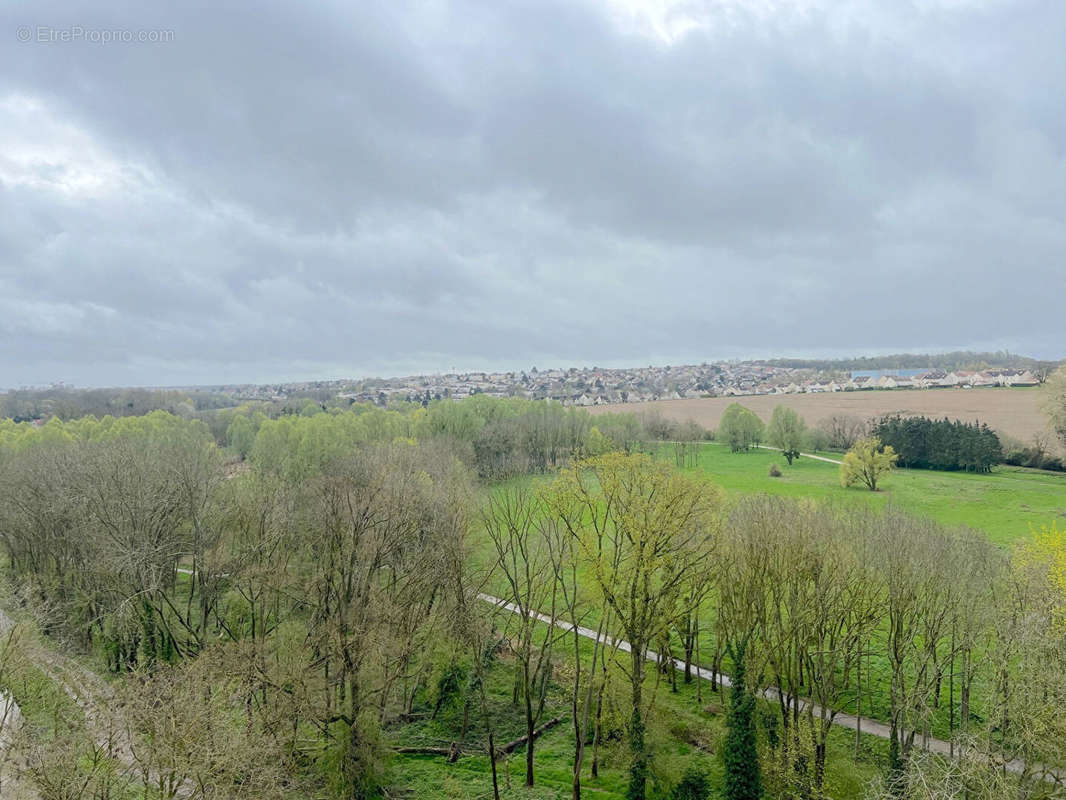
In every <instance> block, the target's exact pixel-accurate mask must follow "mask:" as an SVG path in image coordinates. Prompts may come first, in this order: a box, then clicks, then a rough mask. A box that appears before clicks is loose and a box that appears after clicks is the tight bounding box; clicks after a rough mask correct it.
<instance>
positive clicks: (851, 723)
mask: <svg viewBox="0 0 1066 800" xmlns="http://www.w3.org/2000/svg"><path fill="white" fill-rule="evenodd" d="M478 599H479V600H483V601H485V602H486V603H491V604H492V605H494V606H496V607H497V608H501V609H504V610H505V611H509V612H510V613H512V614H519V613H521V611H520V609H519V608H518V606H517V605H515V604H514V603H508V602H507V601H506V600H503V599H501V598H499V597H493V596H492V595H491V594H485V593H483V592H481V593H478ZM530 616H531V617H534V618H535V619H536V620H538V621H539V622H543V623H545V624H547V625H554V626H555V627H556V628H559V629H560V630H564V631H566V632H568V633H569V632H571V631H573V630H574V625H573V624H571V623H569V622H565V621H563V620H558V619H556V620H552V618H551V617H549V616H548V615H547V614H540V613H536V612H530ZM577 632H578V634H579V635H580V636H584V637H585V638H586V639H593V640H597V639H598V640H599V641H600V642H602V643H603V644H606V645H608V646H617V647H618V649H619V650H622V651H623V652H626V653H628V652H631V650H632V648H631V647H630V645H629V642H627V641H625V640H624V639H613V638H612V637H610V636H607V635H600V634H598V633H597V632H596V631H594V630H592V629H591V628H584V627H582V626H580V625H578V626H577ZM646 658H647V659H648V661H655V662H658V661H659V654H658V653H656V652H655V651H654V650H649V651H648V653H647V656H646ZM669 661H670V662H671V663H672V664H673V665H674V669H676V670H679V671H684V669H685V662H684V661H682V660H681V659H679V658H674V657H673V656H670V657H669ZM693 667H694V670H693V671H694V672H695V674H697V675H698V676H699V677H700V678H702V679H703V680H706V681H714V680H717V681H718V682H719V683H720V684H721V685H722V686H725V687H729V686H732V685H733V682H732V681H731V680H730V679H729V676H728V675H723V674H721V673H717V674H716V673H715V672H713V671H712V670H709V669H707V668H706V667H701V666H698V665H695V664H694V665H693ZM763 696H764V697H765V698H766V699H768V700H773V701H776V700H777V699H778V698H779V696H780V695H779V692H778V690H777V689H776V688H773V687H771V688H769V689H766V690H765V691H764V692H763ZM808 708H810V709H811V710H812V712H813V714H814V716H816V717H824V718H826V719H829V718H832V720H833V724H834V725H839V726H840V727H841V728H847V729H848V730H853V731H854V730H858V731H859V732H860V733H866V734H869V735H871V736H876V737H878V738H880V739H888V738H891V735H892V733H891V730H890V729H889V727H888V725H886V724H885V723H883V722H880V721H878V720H875V719H870V718H869V717H857V716H854V715H852V714H845V713H843V712H834V711H833V710H832V709H826V708H823V707H822V706H820V705H818V704H817V703H812V702H810V701H809V700H801V701H800V710H801V711H806V710H807V709H808ZM917 741H918V743H919V744H920V746H922V747H924V748H925V749H926V750H928V751H929V752H931V753H937V754H940V755H944V756H949V757H952V756H957V755H959V748H958V746H957V745H956V746H954V747H953V746H952V744H951V743H950V742H946V741H944V740H943V739H934V738H928V739H925V740H923V739H922V738H921V737H918V739H917ZM1005 766H1006V769H1007V771H1008V772H1013V773H1015V774H1021V773H1023V772H1025V770H1026V764H1025V762H1024V761H1021V760H1020V759H1015V760H1013V761H1009V762H1008V763H1007V764H1006V765H1005ZM1029 771H1030V773H1034V772H1035V773H1036V774H1043V775H1045V776H1046V777H1047V778H1048V779H1053V780H1058V781H1061V780H1064V779H1066V775H1064V774H1062V773H1061V771H1058V770H1053V769H1050V768H1046V767H1042V766H1037V767H1036V768H1030V770H1029Z"/></svg>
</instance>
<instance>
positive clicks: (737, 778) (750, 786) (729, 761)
mask: <svg viewBox="0 0 1066 800" xmlns="http://www.w3.org/2000/svg"><path fill="white" fill-rule="evenodd" d="M746 650H747V642H741V643H740V645H739V646H737V647H736V648H735V650H734V652H733V653H732V655H733V662H734V663H735V664H736V667H735V669H734V672H733V689H732V691H731V693H730V695H729V713H728V715H727V717H726V728H727V731H726V737H725V743H724V745H723V747H722V754H723V758H724V760H725V793H724V795H723V797H725V798H726V800H758V799H759V798H760V797H762V777H761V775H760V772H759V752H758V747H757V743H756V738H755V697H754V695H752V693H751V692H750V691H748V687H747V682H746V677H747V676H746V674H745V673H746V668H745V664H744V655H745V652H746Z"/></svg>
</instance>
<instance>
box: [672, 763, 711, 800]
mask: <svg viewBox="0 0 1066 800" xmlns="http://www.w3.org/2000/svg"><path fill="white" fill-rule="evenodd" d="M710 796H711V782H710V781H709V780H708V778H707V773H706V772H705V771H704V770H703V769H701V768H700V767H698V766H691V767H689V768H688V769H686V770H685V772H684V773H683V774H682V775H681V780H680V781H679V782H678V784H677V786H675V787H674V790H673V791H672V792H670V800H707V798H709V797H710Z"/></svg>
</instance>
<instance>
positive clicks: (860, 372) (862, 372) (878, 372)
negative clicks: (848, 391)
mask: <svg viewBox="0 0 1066 800" xmlns="http://www.w3.org/2000/svg"><path fill="white" fill-rule="evenodd" d="M929 369H930V368H929V367H926V368H925V369H853V370H852V371H851V377H853V378H861V377H863V376H867V377H870V378H873V379H875V380H876V379H877V378H880V377H881V376H882V375H891V376H893V377H903V378H912V377H914V376H915V375H921V374H922V373H923V372H928V371H929Z"/></svg>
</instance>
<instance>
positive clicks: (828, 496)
mask: <svg viewBox="0 0 1066 800" xmlns="http://www.w3.org/2000/svg"><path fill="white" fill-rule="evenodd" d="M661 455H662V457H663V458H666V459H670V460H672V459H673V452H672V450H671V449H669V447H668V446H667V447H664V448H663V450H662V451H661ZM823 455H826V456H827V457H830V458H837V459H839V458H842V456H841V455H840V454H839V453H826V454H823ZM771 464H777V465H778V466H779V467H780V469H781V472H782V473H783V474H782V476H781V477H780V478H771V477H770V476H769V471H770V465H771ZM691 469H694V470H702V471H703V472H704V473H706V474H707V475H708V476H709V477H710V478H711V480H712V481H713V482H714V483H716V484H717V485H718V486H721V487H722V488H723V489H725V490H726V491H727V492H729V493H730V494H733V495H739V494H747V493H752V492H767V493H770V494H779V495H786V496H789V497H807V498H813V499H815V500H820V501H826V502H831V503H840V502H857V503H869V504H873V505H874V506H876V507H883V506H884V505H886V504H888V503H891V504H893V505H894V506H895V507H897V508H899V509H901V510H903V511H908V512H911V513H914V514H920V515H922V516H928V517H931V518H933V519H935V520H936V521H938V522H940V523H941V524H944V525H967V526H969V527H972V528H975V529H977V530H981V531H984V532H985V533H986V534H987V535H988V537H989V539H990V540H991V541H993V542H996V543H997V544H1008V543H1010V542H1011V541H1013V540H1014V539H1017V538H1018V537H1020V536H1025V535H1027V534H1028V533H1029V532H1030V530H1032V529H1033V528H1039V527H1040V526H1042V525H1049V524H1051V523H1052V522H1053V521H1055V520H1056V519H1058V520H1059V522H1060V523H1062V522H1064V521H1066V474H1062V473H1056V472H1043V471H1040V470H1032V469H1024V468H1021V467H1005V466H1001V467H997V468H996V469H995V471H993V472H992V473H991V474H985V475H977V474H970V473H965V472H934V471H931V470H918V469H901V470H896V471H895V472H893V473H892V474H891V475H889V476H888V477H887V478H885V480H884V485H883V488H881V489H880V490H879V491H877V492H869V491H867V490H865V489H860V488H857V487H856V488H850V489H845V488H843V487H841V485H840V480H839V467H838V466H837V465H836V464H828V463H826V462H824V461H816V460H814V459H810V458H802V457H801V458H799V459H797V460H796V461H795V462H793V464H792V466H789V465H788V463H787V462H786V461H785V459H784V458H783V457H782V455H781V454H780V453H776V452H774V451H771V450H761V449H760V450H753V451H750V452H747V453H731V452H730V451H729V449H728V448H727V447H723V446H721V445H717V444H713V443H708V444H706V445H704V446H703V447H702V448H701V451H700V461H699V466H697V467H693V468H691Z"/></svg>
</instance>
